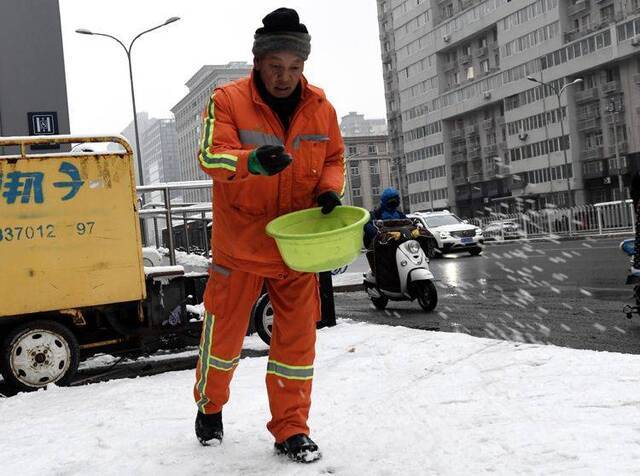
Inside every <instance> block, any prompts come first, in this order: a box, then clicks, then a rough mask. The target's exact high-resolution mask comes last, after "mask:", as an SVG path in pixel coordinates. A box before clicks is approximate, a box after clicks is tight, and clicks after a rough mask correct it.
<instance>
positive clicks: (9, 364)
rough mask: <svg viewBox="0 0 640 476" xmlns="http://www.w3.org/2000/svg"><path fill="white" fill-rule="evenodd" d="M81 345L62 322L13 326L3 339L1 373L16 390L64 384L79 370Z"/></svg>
mask: <svg viewBox="0 0 640 476" xmlns="http://www.w3.org/2000/svg"><path fill="white" fill-rule="evenodd" d="M79 360H80V347H79V346H78V341H77V339H76V338H75V336H74V335H73V333H72V332H71V331H70V330H69V329H68V328H67V327H66V326H64V325H62V324H60V323H58V322H55V321H49V320H40V321H31V322H25V323H24V324H21V325H18V326H16V327H14V328H13V329H12V330H11V331H9V333H8V334H7V336H6V337H5V338H4V341H3V342H2V348H1V349H0V372H2V376H3V377H4V380H5V382H6V383H7V384H8V385H9V386H11V387H14V388H15V389H16V390H19V391H31V390H37V389H38V388H42V387H45V386H46V385H49V384H51V383H55V384H57V385H67V384H69V382H70V381H71V379H72V378H73V376H74V375H75V373H76V370H78V364H79Z"/></svg>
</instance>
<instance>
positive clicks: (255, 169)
mask: <svg viewBox="0 0 640 476" xmlns="http://www.w3.org/2000/svg"><path fill="white" fill-rule="evenodd" d="M247 168H248V169H249V173H251V174H253V175H269V174H268V173H267V171H266V170H265V168H264V167H263V166H262V164H260V161H259V160H258V157H257V155H256V150H255V149H254V150H252V151H251V152H250V153H249V162H248V164H247Z"/></svg>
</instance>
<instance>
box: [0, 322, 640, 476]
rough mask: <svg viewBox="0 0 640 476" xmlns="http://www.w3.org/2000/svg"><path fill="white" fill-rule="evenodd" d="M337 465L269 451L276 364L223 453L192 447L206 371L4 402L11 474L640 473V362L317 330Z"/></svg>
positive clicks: (260, 368) (403, 333)
mask: <svg viewBox="0 0 640 476" xmlns="http://www.w3.org/2000/svg"><path fill="white" fill-rule="evenodd" d="M317 349H318V357H317V360H316V375H315V381H314V393H313V397H314V404H313V407H312V412H311V419H310V424H311V427H312V429H313V433H312V437H313V438H314V439H315V440H316V441H317V442H318V443H319V444H320V445H321V448H322V451H323V453H324V458H323V459H322V460H321V461H320V462H318V463H316V464H313V465H310V466H300V465H296V464H294V463H291V462H288V461H287V460H284V459H282V458H280V457H277V456H275V455H274V454H273V453H272V444H273V442H272V439H271V436H270V435H269V433H268V432H267V430H266V429H265V422H266V421H267V419H268V405H267V398H266V391H265V390H264V371H265V367H266V358H265V357H261V358H247V359H243V360H242V362H241V364H240V366H239V367H238V369H237V372H236V377H235V380H234V383H233V386H232V398H231V401H230V403H229V405H227V406H226V407H225V411H224V422H225V441H224V443H223V445H222V446H221V447H207V448H203V447H201V446H200V445H199V444H198V443H197V442H196V440H195V438H194V435H193V420H194V417H195V405H194V403H193V401H192V397H191V388H192V385H193V380H194V372H192V371H182V372H170V373H165V374H162V375H155V376H152V377H144V378H137V379H130V380H117V381H111V382H106V383H99V384H93V385H88V386H85V387H74V388H55V387H54V388H51V389H50V390H48V391H40V392H37V393H31V394H20V395H18V396H16V397H13V398H8V399H1V400H0V421H1V422H2V427H1V428H2V431H1V432H0V460H1V461H2V464H1V466H0V473H2V474H7V475H14V474H21V475H36V474H37V475H41V474H56V475H63V474H64V475H67V474H69V475H70V474H109V475H118V476H122V475H129V474H135V475H196V474H199V475H200V474H215V475H218V474H219V475H243V476H244V475H257V474H260V475H262V474H268V475H294V474H295V475H297V474H301V475H306V474H309V475H311V474H341V475H403V476H404V475H430V474H445V475H447V474H455V475H477V474H486V473H494V474H550V473H557V474H571V475H583V474H611V475H621V474H638V472H639V471H640V356H636V355H623V354H614V353H604V352H593V351H584V350H573V349H564V348H558V347H553V346H544V345H534V344H523V343H513V342H505V341H498V340H489V339H480V338H474V337H470V336H468V335H463V334H448V333H447V334H445V333H437V332H425V331H420V330H414V329H407V328H402V327H385V326H376V325H371V324H364V323H353V322H351V321H340V323H339V325H338V326H336V327H334V328H330V329H323V330H321V331H320V332H319V341H318V346H317Z"/></svg>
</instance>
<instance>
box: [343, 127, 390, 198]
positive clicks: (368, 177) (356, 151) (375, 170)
mask: <svg viewBox="0 0 640 476" xmlns="http://www.w3.org/2000/svg"><path fill="white" fill-rule="evenodd" d="M387 138H388V136H387V135H386V134H385V135H355V136H345V137H343V139H344V148H345V152H344V158H345V162H346V164H345V165H346V169H347V170H346V176H345V179H346V180H345V193H344V198H343V202H344V203H345V204H347V205H355V206H357V207H363V208H366V209H367V210H371V209H373V208H375V207H376V206H377V205H378V204H379V203H380V195H381V194H382V191H383V190H384V189H385V188H387V187H390V186H391V158H390V157H389V154H388V152H387Z"/></svg>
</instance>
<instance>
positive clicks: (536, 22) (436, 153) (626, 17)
mask: <svg viewBox="0 0 640 476" xmlns="http://www.w3.org/2000/svg"><path fill="white" fill-rule="evenodd" d="M377 2H378V18H379V27H380V41H381V46H382V48H381V49H382V62H383V72H384V73H383V74H384V82H385V99H386V103H387V118H388V123H389V142H390V145H391V149H390V155H391V157H392V160H393V164H394V171H395V170H397V173H398V174H399V177H400V178H401V180H402V183H401V190H402V193H403V199H404V201H405V202H407V203H409V204H410V208H411V209H412V210H423V209H429V208H434V207H435V208H443V207H448V208H453V209H455V210H456V211H458V213H460V214H462V215H465V216H472V215H476V214H482V213H485V212H486V211H487V209H503V210H504V209H506V208H515V207H519V206H527V207H543V206H545V205H546V204H553V205H556V206H565V205H568V204H584V203H594V202H600V201H606V200H612V199H617V198H618V197H619V196H620V185H619V184H620V183H622V186H623V189H625V190H624V191H623V193H625V194H626V193H627V191H626V187H627V186H628V183H629V177H630V175H631V173H633V172H634V171H635V170H637V169H638V152H639V151H640V129H638V122H640V116H639V114H640V74H639V73H640V55H639V52H640V0H377ZM558 93H560V95H558ZM559 98H560V101H559V100H558V99H559Z"/></svg>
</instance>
